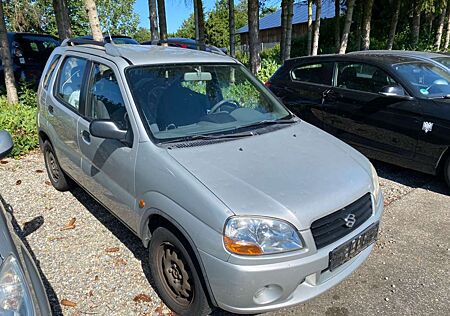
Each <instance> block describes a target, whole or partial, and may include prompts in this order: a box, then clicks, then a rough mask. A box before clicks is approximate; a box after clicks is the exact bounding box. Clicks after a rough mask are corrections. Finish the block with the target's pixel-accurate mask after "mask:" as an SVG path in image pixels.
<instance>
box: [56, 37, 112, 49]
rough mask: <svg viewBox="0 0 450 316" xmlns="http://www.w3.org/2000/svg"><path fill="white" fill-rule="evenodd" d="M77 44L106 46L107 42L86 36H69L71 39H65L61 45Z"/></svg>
mask: <svg viewBox="0 0 450 316" xmlns="http://www.w3.org/2000/svg"><path fill="white" fill-rule="evenodd" d="M76 45H95V46H101V47H105V42H99V41H94V40H90V39H85V38H69V39H65V40H64V41H63V42H62V44H61V46H62V47H64V46H76Z"/></svg>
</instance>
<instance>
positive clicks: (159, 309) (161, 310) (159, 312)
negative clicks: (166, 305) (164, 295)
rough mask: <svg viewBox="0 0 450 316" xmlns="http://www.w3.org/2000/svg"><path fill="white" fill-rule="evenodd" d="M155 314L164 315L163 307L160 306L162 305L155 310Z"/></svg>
mask: <svg viewBox="0 0 450 316" xmlns="http://www.w3.org/2000/svg"><path fill="white" fill-rule="evenodd" d="M155 313H156V315H158V316H161V315H164V314H163V305H162V304H160V305H159V306H158V307H157V308H156V309H155Z"/></svg>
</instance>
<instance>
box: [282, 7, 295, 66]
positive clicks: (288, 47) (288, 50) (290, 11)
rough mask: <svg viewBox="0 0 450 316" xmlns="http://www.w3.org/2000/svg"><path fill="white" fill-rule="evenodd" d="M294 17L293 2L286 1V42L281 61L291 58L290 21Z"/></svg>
mask: <svg viewBox="0 0 450 316" xmlns="http://www.w3.org/2000/svg"><path fill="white" fill-rule="evenodd" d="M293 17H294V0H288V14H287V22H286V42H285V49H284V57H283V60H286V59H289V58H291V45H292V19H293Z"/></svg>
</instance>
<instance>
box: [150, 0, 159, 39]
mask: <svg viewBox="0 0 450 316" xmlns="http://www.w3.org/2000/svg"><path fill="white" fill-rule="evenodd" d="M156 10H157V5H156V0H148V12H149V19H150V33H151V36H152V41H156V40H158V39H159V36H158V14H157V11H156Z"/></svg>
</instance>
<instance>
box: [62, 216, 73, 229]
mask: <svg viewBox="0 0 450 316" xmlns="http://www.w3.org/2000/svg"><path fill="white" fill-rule="evenodd" d="M75 221H76V218H75V217H73V218H71V219H70V221H69V222H68V223H67V224H66V225H65V226H64V227H62V228H61V229H60V231H64V230H69V229H75Z"/></svg>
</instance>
